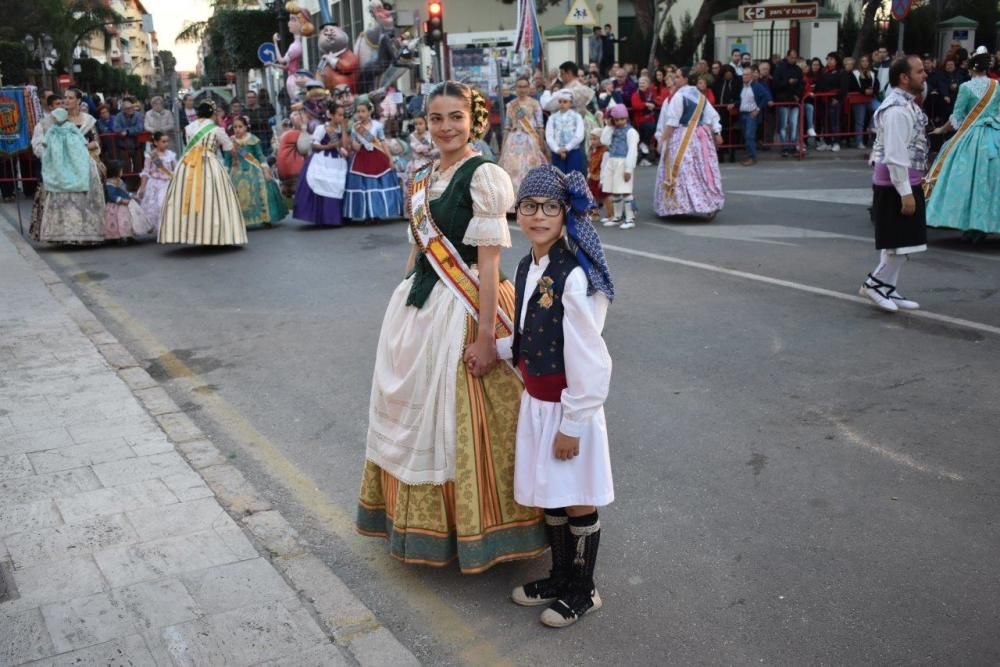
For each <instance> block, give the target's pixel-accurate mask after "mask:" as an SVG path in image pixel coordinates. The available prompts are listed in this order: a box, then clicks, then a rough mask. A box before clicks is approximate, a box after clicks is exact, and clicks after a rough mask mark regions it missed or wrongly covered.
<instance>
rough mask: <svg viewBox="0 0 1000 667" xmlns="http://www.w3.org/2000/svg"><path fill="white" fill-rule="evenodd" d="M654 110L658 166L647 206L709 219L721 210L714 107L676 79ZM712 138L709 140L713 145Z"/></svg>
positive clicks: (719, 138)
mask: <svg viewBox="0 0 1000 667" xmlns="http://www.w3.org/2000/svg"><path fill="white" fill-rule="evenodd" d="M675 82H676V86H677V87H676V88H675V89H674V93H673V95H672V96H671V97H670V100H669V101H668V102H666V103H665V104H664V105H663V108H662V109H661V110H660V120H659V123H658V124H657V127H656V137H657V141H658V142H659V146H660V166H659V168H658V169H657V171H656V188H655V194H654V195H653V207H654V208H655V209H656V214H657V215H659V216H668V215H694V216H704V217H707V218H708V219H709V220H711V219H712V218H714V217H715V214H716V213H718V212H719V211H720V210H722V206H723V204H724V203H725V201H726V199H725V195H724V194H723V192H722V176H721V175H720V174H719V154H718V153H717V152H716V146H717V145H722V124H721V121H720V119H719V114H718V112H717V111H716V110H715V108H714V107H713V106H712V105H711V104H709V103H708V100H707V99H705V96H704V95H702V94H701V93H700V92H698V89H697V88H696V87H695V86H691V85H687V83H686V81H685V80H684V79H683V78H682V77H677V78H676V79H675ZM713 138H714V141H713Z"/></svg>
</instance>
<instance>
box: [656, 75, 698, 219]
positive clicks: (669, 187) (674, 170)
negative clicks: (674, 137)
mask: <svg viewBox="0 0 1000 667" xmlns="http://www.w3.org/2000/svg"><path fill="white" fill-rule="evenodd" d="M704 110H705V96H704V95H699V96H698V106H697V107H695V110H694V114H692V116H691V119H690V120H689V121H688V124H687V128H686V129H685V130H684V137H683V138H682V139H681V145H680V146H678V147H677V155H675V156H674V163H673V164H672V165H671V166H670V180H669V181H668V182H667V183H666V185H665V188H666V192H667V200H668V201H669V200H672V199H673V198H674V189H675V188H676V187H677V177H678V176H679V175H680V173H681V162H683V161H684V154H685V153H687V149H688V146H689V145H691V138H692V137H694V133H695V130H697V129H698V123H700V122H701V114H702V112H703V111H704Z"/></svg>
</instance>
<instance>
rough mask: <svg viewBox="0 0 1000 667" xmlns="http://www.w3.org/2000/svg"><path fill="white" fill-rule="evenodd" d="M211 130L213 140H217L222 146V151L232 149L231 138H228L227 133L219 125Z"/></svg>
mask: <svg viewBox="0 0 1000 667" xmlns="http://www.w3.org/2000/svg"><path fill="white" fill-rule="evenodd" d="M212 132H213V133H214V134H215V140H216V141H218V142H219V145H220V146H221V147H222V150H224V151H231V150H233V140H232V139H230V138H229V135H228V134H226V131H225V130H223V129H222V128H221V127H217V128H215V129H214V130H212Z"/></svg>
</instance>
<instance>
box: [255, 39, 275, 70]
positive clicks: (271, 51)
mask: <svg viewBox="0 0 1000 667" xmlns="http://www.w3.org/2000/svg"><path fill="white" fill-rule="evenodd" d="M257 57H258V58H260V61H261V62H262V63H264V64H265V65H270V64H271V63H276V62H278V50H277V49H276V48H275V47H274V44H272V43H271V42H264V43H263V44H261V45H260V46H258V47H257Z"/></svg>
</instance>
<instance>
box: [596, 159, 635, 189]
mask: <svg viewBox="0 0 1000 667" xmlns="http://www.w3.org/2000/svg"><path fill="white" fill-rule="evenodd" d="M625 164H626V160H625V158H623V157H606V158H605V160H604V162H603V163H602V164H601V190H604V192H606V193H608V194H609V195H630V194H632V185H633V183H634V182H635V174H634V173H633V174H632V180H630V181H626V180H625V171H626V170H625Z"/></svg>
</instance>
